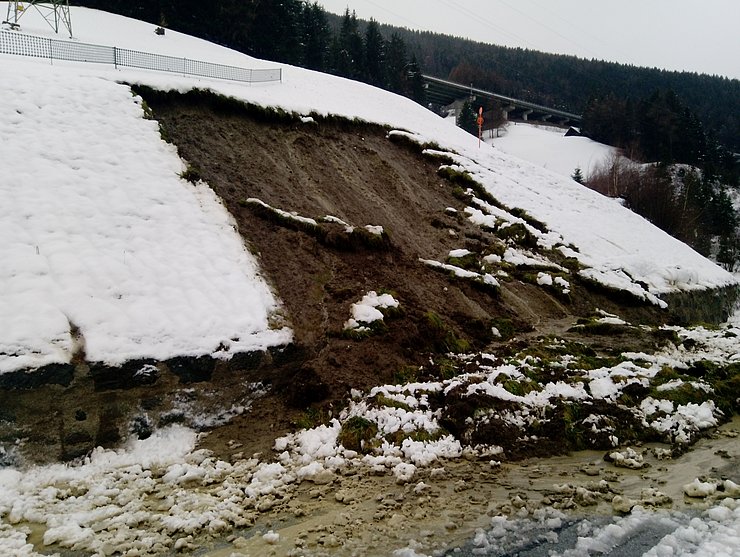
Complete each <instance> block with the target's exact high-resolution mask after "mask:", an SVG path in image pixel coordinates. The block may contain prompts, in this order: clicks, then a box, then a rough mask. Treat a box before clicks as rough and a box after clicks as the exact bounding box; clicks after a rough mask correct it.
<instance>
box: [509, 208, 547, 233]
mask: <svg viewBox="0 0 740 557" xmlns="http://www.w3.org/2000/svg"><path fill="white" fill-rule="evenodd" d="M509 213H510V214H512V215H514V216H515V217H519V218H520V219H522V220H523V221H524V222H526V223H527V224H528V225H529V226H531V227H532V228H534V229H536V230H539V231H540V232H547V226H546V225H545V223H543V222H541V221H539V220H537V219H536V218H534V217H533V216H532V215H530V214H529V213H527V211H525V210H524V209H521V208H519V207H514V208H513V209H510V210H509Z"/></svg>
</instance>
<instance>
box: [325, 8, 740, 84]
mask: <svg viewBox="0 0 740 557" xmlns="http://www.w3.org/2000/svg"><path fill="white" fill-rule="evenodd" d="M318 1H319V4H321V5H323V6H324V8H326V10H328V11H330V12H333V13H340V14H341V13H344V10H345V8H347V7H349V9H350V11H351V10H354V11H355V12H357V16H358V17H359V18H361V19H370V17H373V18H375V19H376V20H377V21H380V22H383V23H390V24H392V25H398V26H401V27H408V28H411V29H424V30H430V31H436V32H439V33H446V34H451V35H457V36H462V37H467V38H470V39H474V40H477V41H483V42H487V43H493V44H500V45H506V46H518V47H522V48H530V49H534V50H542V51H545V52H555V53H562V54H574V55H576V56H580V57H582V58H597V59H600V60H610V61H615V62H622V63H626V64H634V65H638V66H648V67H658V68H665V69H669V70H679V71H683V70H685V71H692V72H699V73H708V74H717V75H724V76H727V77H732V78H736V79H740V0H608V1H606V0H318Z"/></svg>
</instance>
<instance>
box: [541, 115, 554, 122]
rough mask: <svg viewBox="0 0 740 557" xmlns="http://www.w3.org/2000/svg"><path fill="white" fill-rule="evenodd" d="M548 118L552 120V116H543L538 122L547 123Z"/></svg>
mask: <svg viewBox="0 0 740 557" xmlns="http://www.w3.org/2000/svg"><path fill="white" fill-rule="evenodd" d="M550 118H552V114H545V115H544V116H543V117H542V118H540V120H542V121H543V122H547V121H548V120H549V119H550Z"/></svg>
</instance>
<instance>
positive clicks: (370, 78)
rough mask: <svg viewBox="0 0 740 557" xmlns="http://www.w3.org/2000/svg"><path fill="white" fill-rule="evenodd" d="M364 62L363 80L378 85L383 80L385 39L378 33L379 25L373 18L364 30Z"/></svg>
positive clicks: (381, 83)
mask: <svg viewBox="0 0 740 557" xmlns="http://www.w3.org/2000/svg"><path fill="white" fill-rule="evenodd" d="M364 46H365V63H364V68H363V69H364V74H363V78H364V79H363V81H365V82H366V83H369V84H370V85H375V86H377V87H380V86H382V85H383V84H384V82H385V75H384V62H385V41H384V40H383V36H382V35H381V34H380V26H379V25H378V22H377V21H375V20H374V19H372V18H371V19H370V23H368V25H367V29H366V30H365V44H364Z"/></svg>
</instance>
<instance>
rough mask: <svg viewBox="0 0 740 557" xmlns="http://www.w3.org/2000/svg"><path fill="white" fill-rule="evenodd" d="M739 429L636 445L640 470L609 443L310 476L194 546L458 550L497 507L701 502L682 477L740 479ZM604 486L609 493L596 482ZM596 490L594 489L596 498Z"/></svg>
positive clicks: (267, 551)
mask: <svg viewBox="0 0 740 557" xmlns="http://www.w3.org/2000/svg"><path fill="white" fill-rule="evenodd" d="M738 431H740V418H737V417H736V418H735V419H734V420H733V421H732V422H730V423H728V424H725V425H724V426H722V427H721V428H719V429H718V430H717V432H716V433H715V434H713V435H712V436H711V437H710V438H706V439H702V440H700V441H699V442H697V443H696V445H695V446H694V447H693V448H692V450H690V451H689V452H687V453H686V454H683V455H681V456H679V457H677V458H675V459H666V460H660V459H658V458H657V457H656V456H655V451H656V449H665V448H666V447H665V446H664V445H658V444H650V445H644V446H641V447H638V448H637V450H638V451H639V452H641V453H642V454H644V459H645V462H646V463H647V464H648V466H647V467H645V468H642V469H639V470H632V469H627V468H618V467H616V466H614V465H613V464H610V463H607V462H605V461H604V458H603V457H604V453H603V452H596V451H582V452H578V453H574V454H572V455H569V456H563V457H552V458H546V459H532V460H528V461H524V462H521V463H514V464H504V465H502V466H500V467H498V466H492V465H491V464H490V463H488V462H478V461H476V462H469V461H466V460H464V459H460V460H457V461H448V462H444V463H440V465H439V468H437V469H434V468H433V467H432V468H430V469H426V470H420V473H419V475H418V476H417V477H415V478H414V480H413V481H412V483H410V484H406V485H399V484H397V483H395V481H394V480H395V478H393V477H389V476H366V475H359V474H357V475H355V476H347V477H338V478H337V479H336V480H335V481H334V482H332V483H331V484H327V485H320V486H317V485H313V484H306V483H304V484H302V485H301V486H300V487H299V488H298V489H297V491H296V493H295V494H294V497H293V499H292V501H291V502H290V504H289V508H290V509H292V513H291V514H282V515H274V516H273V515H269V514H265V515H261V517H260V519H259V520H258V521H257V522H256V524H255V526H254V527H253V528H250V530H248V531H244V532H239V533H237V534H234V535H232V536H230V537H229V538H228V539H227V540H222V541H221V542H220V543H218V544H216V545H211V547H210V548H202V549H200V550H199V551H198V552H197V555H202V556H204V557H239V556H242V555H244V556H252V557H253V556H257V555H259V556H262V555H276V556H278V555H294V556H298V555H303V556H306V557H314V556H321V555H331V556H345V555H346V556H355V555H358V556H359V555H362V556H367V557H372V556H378V557H381V556H382V557H385V556H389V555H391V554H392V553H393V551H394V550H396V549H399V548H405V547H409V546H411V547H414V548H416V551H418V552H419V553H421V554H432V553H434V554H437V555H440V554H445V555H446V554H447V552H448V551H451V550H453V549H455V548H458V549H457V551H458V552H456V553H453V554H454V555H458V554H460V555H465V551H466V550H465V549H464V548H465V547H468V550H469V549H470V540H471V539H472V537H473V536H474V535H475V532H476V530H479V529H486V528H490V526H491V517H492V516H496V515H501V514H505V515H508V516H510V517H513V518H516V517H520V518H521V517H527V516H530V517H531V516H534V515H536V513H537V511H538V509H539V510H542V509H548V508H550V509H557V510H558V511H557V512H563V513H565V514H566V516H568V517H570V518H569V519H568V520H569V522H568V524H570V527H573V528H574V527H575V526H573V525H576V524H578V522H579V521H580V520H583V519H584V518H587V519H589V521H591V522H592V523H599V522H603V523H607V522H608V521H610V520H612V519H613V518H614V517H616V516H619V515H620V513H615V511H614V508H613V506H612V499H613V498H614V497H615V496H616V495H620V496H622V497H623V498H626V499H631V500H633V501H635V502H639V503H641V504H643V505H645V506H646V507H647V508H651V506H650V503H653V504H654V505H655V506H654V507H652V508H656V509H657V508H660V509H665V510H670V509H673V510H681V511H688V512H693V511H698V510H700V509H701V508H703V507H706V506H707V504H708V503H707V501H705V500H704V499H691V498H689V497H686V496H684V493H683V485H685V484H687V483H689V482H691V481H693V480H694V479H695V478H698V477H712V478H717V479H730V480H732V481H734V482H736V483H740V437H738ZM658 452H659V451H658ZM442 467H443V468H444V471H442ZM604 484H606V486H608V487H604ZM579 487H580V488H583V489H582V490H581V491H580V497H581V498H580V499H579V494H578V488H579ZM598 487H600V488H601V489H602V490H603V493H598V492H596V491H594V490H595V489H596V488H598ZM650 488H652V489H653V490H657V491H659V492H661V494H663V495H665V496H666V497H668V498H670V500H671V502H667V499H665V498H663V499H661V500H658V499H656V498H655V497H654V493H655V491H653V492H651V493H652V494H653V495H651V496H650V497H647V498H646V495H645V490H647V489H650ZM584 490H585V492H586V495H584ZM589 490H590V492H591V493H595V497H593V498H592V499H591V500H590V499H589V496H588V492H589ZM648 530H650V529H649V528H648ZM479 531H480V530H479ZM651 531H652V534H651V535H653V537H654V536H655V535H658V534H659V533H660V532H662V530H661V529H660V528H658V527H657V526H656V527H655V528H653V529H652V530H651ZM268 533H271V534H268ZM535 533H536V532H535V531H533V533H532V535H535ZM264 534H268V535H267V536H264ZM272 534H277V535H272ZM531 555H536V553H531Z"/></svg>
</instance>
